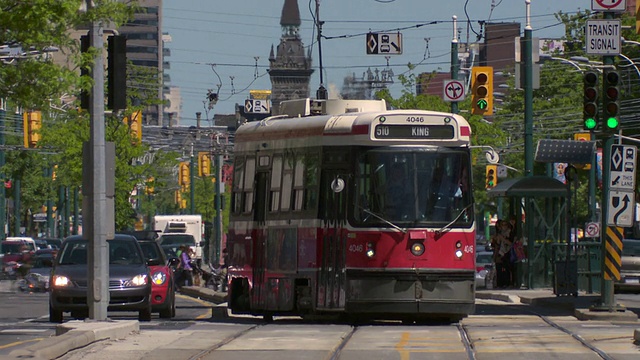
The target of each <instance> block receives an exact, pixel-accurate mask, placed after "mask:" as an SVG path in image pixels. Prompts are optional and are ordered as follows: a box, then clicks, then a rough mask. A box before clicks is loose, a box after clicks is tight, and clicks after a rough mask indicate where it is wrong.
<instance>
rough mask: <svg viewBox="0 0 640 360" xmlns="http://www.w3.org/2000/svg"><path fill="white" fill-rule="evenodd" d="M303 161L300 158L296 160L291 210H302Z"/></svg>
mask: <svg viewBox="0 0 640 360" xmlns="http://www.w3.org/2000/svg"><path fill="white" fill-rule="evenodd" d="M303 180H304V162H303V161H302V159H298V161H296V168H295V176H294V178H293V192H294V194H293V199H294V204H293V210H296V211H300V210H302V203H303V201H304V181H303Z"/></svg>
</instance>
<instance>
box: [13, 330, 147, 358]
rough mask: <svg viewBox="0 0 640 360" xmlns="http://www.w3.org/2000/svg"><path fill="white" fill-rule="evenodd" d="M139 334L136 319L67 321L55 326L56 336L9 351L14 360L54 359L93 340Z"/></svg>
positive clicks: (113, 338)
mask: <svg viewBox="0 0 640 360" xmlns="http://www.w3.org/2000/svg"><path fill="white" fill-rule="evenodd" d="M139 331H140V323H139V322H138V321H137V320H126V321H112V320H108V321H93V320H85V321H79V320H78V321H69V322H66V323H64V324H61V325H58V326H57V327H56V336H55V337H50V338H47V339H44V340H42V341H39V342H38V343H35V344H33V345H31V346H29V347H27V348H24V349H18V350H14V351H12V352H11V353H10V354H9V356H11V357H13V358H16V359H17V358H23V359H24V358H28V359H55V358H58V357H60V356H62V355H64V354H66V353H67V352H69V351H71V350H73V349H78V348H81V347H83V346H87V345H89V344H91V343H93V342H95V341H100V340H106V339H112V340H115V339H123V338H125V337H126V336H128V335H129V334H132V333H136V332H139Z"/></svg>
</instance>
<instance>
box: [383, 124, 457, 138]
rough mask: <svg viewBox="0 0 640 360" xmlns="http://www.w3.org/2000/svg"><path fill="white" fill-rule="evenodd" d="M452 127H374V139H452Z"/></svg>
mask: <svg viewBox="0 0 640 360" xmlns="http://www.w3.org/2000/svg"><path fill="white" fill-rule="evenodd" d="M453 130H454V129H453V126H452V125H395V124H394V125H376V127H375V132H374V137H375V138H376V139H453V138H454V131H453Z"/></svg>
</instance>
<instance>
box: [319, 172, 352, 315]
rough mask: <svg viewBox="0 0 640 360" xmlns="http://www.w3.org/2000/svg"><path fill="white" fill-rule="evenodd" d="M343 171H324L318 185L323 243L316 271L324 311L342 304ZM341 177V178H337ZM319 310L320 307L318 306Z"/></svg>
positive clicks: (341, 306)
mask: <svg viewBox="0 0 640 360" xmlns="http://www.w3.org/2000/svg"><path fill="white" fill-rule="evenodd" d="M344 173H345V172H344V170H342V171H339V170H326V171H325V174H324V175H325V176H324V179H323V182H322V187H323V194H324V197H323V199H322V203H323V204H324V209H323V228H324V229H323V230H324V231H323V233H324V236H323V242H322V244H323V245H322V254H323V256H322V267H321V270H320V284H319V286H320V287H321V289H319V290H320V291H319V292H318V293H319V295H320V296H322V299H318V300H319V304H324V307H325V308H331V309H335V308H344V305H345V296H344V293H345V246H346V241H345V238H344V235H343V231H342V228H343V226H344V224H345V221H346V213H345V212H346V209H345V203H346V196H347V186H346V179H345V178H346V177H345V176H344ZM341 174H342V175H341ZM321 307H322V306H321Z"/></svg>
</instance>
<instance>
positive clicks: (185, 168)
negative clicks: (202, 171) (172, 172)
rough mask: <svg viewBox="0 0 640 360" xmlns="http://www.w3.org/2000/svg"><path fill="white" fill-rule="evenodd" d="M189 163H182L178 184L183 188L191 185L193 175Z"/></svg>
mask: <svg viewBox="0 0 640 360" xmlns="http://www.w3.org/2000/svg"><path fill="white" fill-rule="evenodd" d="M189 170H190V169H189V163H188V162H186V161H183V162H181V163H180V169H179V174H178V184H179V185H182V186H188V185H189V184H190V183H191V178H190V176H191V174H190V171H189Z"/></svg>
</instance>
